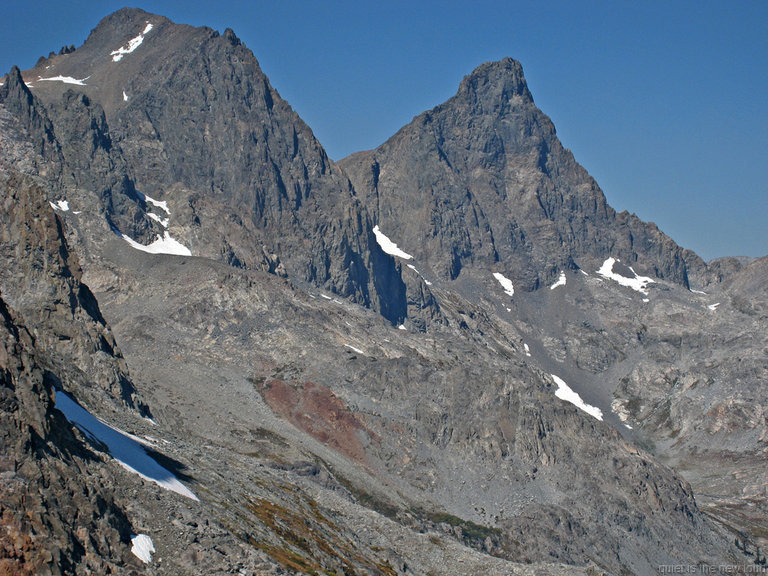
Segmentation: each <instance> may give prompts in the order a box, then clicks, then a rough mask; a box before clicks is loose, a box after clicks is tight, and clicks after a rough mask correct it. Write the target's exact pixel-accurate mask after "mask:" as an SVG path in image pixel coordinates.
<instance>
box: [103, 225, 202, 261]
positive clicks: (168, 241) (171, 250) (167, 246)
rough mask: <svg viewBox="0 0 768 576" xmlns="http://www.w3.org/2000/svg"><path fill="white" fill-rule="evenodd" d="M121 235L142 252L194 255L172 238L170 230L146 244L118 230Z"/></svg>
mask: <svg viewBox="0 0 768 576" xmlns="http://www.w3.org/2000/svg"><path fill="white" fill-rule="evenodd" d="M118 234H119V236H120V237H121V238H122V239H123V240H125V241H126V242H128V244H130V245H131V246H133V247H134V248H136V250H141V251H142V252H147V253H149V254H173V255H175V256H192V251H191V250H190V249H189V248H187V247H186V246H184V244H182V243H181V242H179V241H178V240H174V239H173V238H171V235H170V234H169V233H168V230H166V231H165V235H164V236H160V234H158V235H157V239H156V240H155V241H154V242H152V244H148V245H146V246H145V245H144V244H141V243H139V242H136V240H134V239H133V238H130V237H129V236H126V235H125V234H123V233H122V232H118Z"/></svg>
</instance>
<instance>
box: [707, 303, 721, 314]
mask: <svg viewBox="0 0 768 576" xmlns="http://www.w3.org/2000/svg"><path fill="white" fill-rule="evenodd" d="M718 306H720V302H716V303H715V304H710V305H709V306H707V308H709V309H710V310H712V312H714V311H715V310H717V307H718Z"/></svg>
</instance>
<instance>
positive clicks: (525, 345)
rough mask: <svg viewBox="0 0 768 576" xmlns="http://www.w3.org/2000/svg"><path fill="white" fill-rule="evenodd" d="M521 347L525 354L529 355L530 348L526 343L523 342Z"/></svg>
mask: <svg viewBox="0 0 768 576" xmlns="http://www.w3.org/2000/svg"><path fill="white" fill-rule="evenodd" d="M523 348H524V349H525V355H526V356H530V355H531V349H530V348H529V347H528V344H523Z"/></svg>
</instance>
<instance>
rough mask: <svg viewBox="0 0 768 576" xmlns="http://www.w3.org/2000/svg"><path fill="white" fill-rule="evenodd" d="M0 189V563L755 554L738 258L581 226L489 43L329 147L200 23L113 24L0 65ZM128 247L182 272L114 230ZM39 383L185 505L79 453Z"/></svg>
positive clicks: (351, 564)
mask: <svg viewBox="0 0 768 576" xmlns="http://www.w3.org/2000/svg"><path fill="white" fill-rule="evenodd" d="M117 56H120V57H119V58H117ZM53 75H59V76H62V77H70V78H73V79H77V80H78V82H79V83H76V84H62V83H61V82H53V81H48V82H46V81H40V80H39V79H40V77H47V76H53ZM79 79H82V80H79ZM25 81H26V82H28V83H29V84H31V85H32V87H28V86H27V85H25ZM347 175H349V176H347ZM350 179H351V181H350ZM353 184H354V186H353ZM0 193H1V194H2V196H1V198H2V203H1V205H0V224H1V225H2V226H1V227H0V257H1V258H2V262H0V264H2V269H0V295H1V296H2V300H0V313H2V318H3V319H4V321H5V328H4V329H2V330H0V335H2V337H3V338H4V342H6V345H5V347H4V348H3V347H0V377H1V378H2V383H3V388H2V390H4V391H3V392H2V394H3V395H2V398H1V399H0V400H1V401H2V406H0V407H2V410H3V412H2V418H3V419H2V421H0V424H2V426H3V428H2V429H0V443H2V447H3V449H4V451H3V452H2V453H0V454H2V456H0V463H2V466H3V467H4V468H2V470H0V472H2V473H3V474H5V475H8V474H7V472H8V471H10V470H14V474H17V476H11V475H8V477H9V478H15V479H17V480H18V478H20V477H21V476H19V475H21V474H22V471H23V474H25V476H23V482H28V487H29V489H28V492H24V491H21V492H14V493H13V494H11V492H12V490H11V489H10V488H6V487H5V485H2V487H0V490H5V492H3V500H2V506H4V508H3V509H2V510H3V514H2V517H3V519H4V521H6V524H5V526H6V527H8V526H10V531H7V532H6V533H7V534H11V535H18V534H21V533H23V532H24V530H27V528H26V524H24V522H25V521H26V520H23V517H24V512H25V511H26V509H25V506H28V504H27V502H29V501H30V499H32V500H34V504H33V505H31V510H32V517H33V522H38V523H44V522H45V520H46V518H47V516H48V515H50V517H51V520H50V526H52V528H51V529H50V530H49V531H48V532H44V534H45V536H43V537H41V538H40V539H39V541H38V542H36V543H34V546H33V545H32V544H29V543H28V542H26V541H24V539H23V538H21V539H20V538H17V537H16V536H13V539H15V540H14V541H13V542H10V543H8V542H9V541H8V540H7V539H6V540H2V539H0V562H2V561H5V560H10V561H12V562H16V561H17V560H18V559H19V558H21V556H22V555H23V556H24V559H27V558H33V557H34V558H35V562H37V563H36V564H29V565H28V567H30V569H31V570H37V569H38V567H39V566H40V565H41V564H40V562H43V563H45V562H47V563H48V564H47V565H48V566H54V567H55V568H52V569H51V572H52V573H67V574H68V573H80V572H78V570H80V571H81V572H83V571H84V570H85V568H78V567H73V565H74V564H76V563H77V562H78V561H80V560H82V558H84V557H87V558H90V556H88V554H90V555H91V556H92V557H93V558H91V561H92V562H94V564H92V566H91V569H92V571H95V572H99V573H102V572H106V571H107V569H108V567H109V566H111V565H112V564H116V565H119V562H120V561H123V560H125V559H126V558H127V561H128V562H133V563H134V565H136V566H138V562H137V560H136V559H135V558H134V557H133V556H131V555H130V554H129V552H128V551H129V547H130V544H129V541H128V540H129V537H128V535H129V534H130V532H132V531H134V530H133V529H132V528H131V526H136V527H137V528H136V530H135V531H137V532H138V531H139V530H140V531H142V532H146V533H148V534H150V535H151V537H152V539H153V541H154V545H155V547H156V549H157V552H156V559H155V560H154V561H153V563H152V564H151V565H147V566H144V568H145V569H146V570H148V571H150V572H152V573H156V574H178V573H190V574H206V575H210V574H227V573H238V572H243V571H245V572H246V573H257V574H279V573H370V574H385V575H391V574H403V575H405V574H429V573H435V572H439V573H445V574H455V575H459V574H467V573H477V574H520V575H523V574H525V575H533V574H541V573H546V574H557V575H564V574H590V575H594V574H600V573H610V574H638V575H639V574H648V573H653V572H654V571H656V570H657V567H658V566H659V565H694V564H696V563H697V562H705V563H707V564H745V563H751V562H754V561H755V560H759V556H756V555H755V547H756V546H757V545H758V544H759V545H761V546H762V545H763V544H762V541H761V540H760V537H761V532H760V526H761V525H763V524H761V522H762V520H763V519H764V517H765V513H764V509H765V494H764V487H763V486H762V485H761V484H760V482H762V480H761V478H762V476H760V474H763V475H764V472H760V470H764V468H765V467H764V466H763V464H764V445H765V442H766V441H768V433H766V430H767V429H768V428H766V426H767V425H768V424H766V422H768V421H766V420H765V414H766V413H768V412H766V410H768V407H766V404H765V393H764V391H762V388H761V386H760V382H761V379H762V380H764V379H763V378H762V376H763V375H764V372H765V362H764V358H763V356H764V354H762V351H763V350H764V348H765V343H764V342H763V338H762V336H760V335H761V334H764V333H766V330H764V328H765V327H764V324H765V310H766V309H768V308H766V304H765V301H766V296H765V291H764V290H761V289H759V287H760V286H761V285H762V284H761V283H763V284H764V282H763V280H764V278H765V263H764V262H753V263H746V262H740V261H738V260H727V261H726V260H724V261H721V262H718V263H714V264H713V265H712V266H711V267H709V268H708V267H707V266H705V265H704V263H703V262H701V260H700V259H698V257H696V256H695V255H694V254H692V253H690V252H687V251H685V250H682V249H681V248H680V247H678V246H676V245H675V244H674V243H673V242H672V241H671V240H670V239H669V238H667V237H666V236H664V235H663V234H662V233H661V232H660V231H659V230H658V229H656V228H655V226H653V225H651V224H646V223H643V222H641V221H640V220H639V219H637V218H635V217H634V216H631V215H628V214H626V213H622V214H617V213H616V212H614V211H613V209H611V207H610V206H608V205H607V204H606V201H605V198H604V196H603V194H602V192H601V191H600V189H599V188H598V187H597V184H596V183H595V182H594V181H593V180H592V179H591V178H590V177H589V175H588V174H587V173H586V171H585V170H584V169H583V168H582V167H580V166H579V165H578V164H577V163H576V162H575V161H574V159H573V156H572V155H571V154H570V152H568V151H567V150H565V149H564V148H563V147H562V145H561V144H560V143H559V141H558V139H557V137H556V134H555V130H554V127H553V126H552V124H551V122H550V121H549V119H548V118H547V117H546V116H544V115H543V114H542V113H541V112H540V111H539V110H538V109H537V108H536V107H535V105H534V103H533V99H532V97H531V94H530V92H529V91H528V88H527V86H526V83H525V79H524V77H523V73H522V69H521V67H520V65H519V63H517V62H515V61H514V60H511V59H505V60H503V61H501V62H496V63H489V64H484V65H482V66H480V67H479V68H478V69H477V70H475V72H474V73H473V74H471V75H470V76H468V77H466V78H465V79H464V80H463V82H462V83H461V86H460V87H459V91H458V93H457V95H456V96H455V97H454V98H452V99H450V100H449V101H448V102H446V103H445V104H443V105H440V106H438V107H436V108H435V109H433V110H431V111H429V112H425V113H424V114H422V115H420V116H419V117H417V118H416V119H415V120H414V122H413V123H411V124H410V125H408V126H406V127H405V128H403V129H402V130H401V131H400V132H398V133H397V134H396V135H395V136H393V137H392V138H391V139H390V140H389V141H388V142H387V143H385V144H384V145H382V146H381V147H380V148H378V149H377V150H374V151H370V152H363V153H360V154H357V155H353V156H351V157H349V158H347V159H345V160H344V161H342V162H341V163H340V165H336V164H334V163H333V162H331V161H330V160H329V159H328V158H327V156H326V154H325V152H324V151H323V149H322V147H321V146H320V144H319V143H318V142H317V141H316V140H315V139H314V136H313V135H312V133H311V131H310V130H309V128H308V127H307V126H306V125H305V124H304V123H303V122H302V121H301V119H300V118H298V116H297V115H296V114H295V113H294V112H293V111H292V110H291V108H290V107H289V106H288V104H287V103H285V102H284V101H283V100H282V99H281V98H280V96H279V95H278V94H277V92H276V91H275V90H274V89H273V88H272V87H271V86H270V84H269V81H268V79H267V78H266V77H265V76H264V74H263V73H262V71H261V70H260V68H259V65H258V63H257V61H256V60H255V58H254V57H253V54H251V52H250V51H249V50H248V49H247V48H246V47H245V46H243V45H242V43H241V42H240V41H239V40H238V38H237V37H236V36H235V34H234V33H233V32H232V31H231V30H227V31H225V32H224V33H223V34H219V33H217V32H215V31H213V30H210V29H208V28H192V27H189V26H181V25H177V24H174V23H172V22H170V21H169V20H167V19H165V18H162V17H160V16H156V15H152V14H148V13H146V12H143V11H141V10H134V9H124V10H121V11H119V12H117V13H115V14H113V15H111V16H108V17H107V18H105V19H104V20H103V21H102V22H101V23H100V24H99V25H98V26H97V28H95V29H94V30H93V32H92V33H91V35H90V36H89V38H88V40H87V41H86V43H85V44H84V45H83V46H81V47H79V48H77V49H76V50H67V51H65V52H63V53H61V54H59V55H54V56H51V57H49V58H47V59H43V60H41V61H40V62H39V63H38V65H37V66H36V67H35V68H34V69H33V70H29V71H25V72H24V73H23V77H22V73H21V72H20V71H19V70H17V69H14V70H12V71H11V73H10V74H9V75H8V76H7V77H6V78H5V80H4V85H3V86H2V87H0ZM375 225H378V226H379V229H378V230H376V232H374V229H375V228H374V227H375ZM116 232H118V233H119V234H120V235H123V236H124V237H120V236H119V235H118V234H116ZM377 234H378V236H377ZM381 234H383V235H384V236H386V237H388V238H389V242H387V241H386V240H384V239H383V238H384V237H383V236H381ZM158 235H160V236H161V237H162V236H165V235H167V237H169V238H172V239H173V240H174V241H176V242H177V243H178V244H180V245H183V246H184V247H187V248H189V249H190V251H191V252H192V256H191V257H190V256H185V255H181V254H180V253H179V252H176V253H175V254H147V253H145V252H144V251H142V250H138V249H136V248H135V246H136V244H131V245H129V243H128V242H126V241H125V237H127V238H130V239H131V240H133V241H135V242H138V243H139V247H141V244H144V245H147V244H149V243H151V242H153V241H154V240H155V239H156V237H157V236H158ZM379 242H382V244H383V245H384V246H385V247H386V249H387V251H388V252H391V253H394V252H395V251H394V250H393V244H392V243H396V244H397V245H398V246H399V249H400V251H399V252H397V253H396V254H395V255H394V256H392V255H390V254H389V253H385V252H384V250H383V249H382V248H381V246H380V244H379ZM408 255H411V256H412V258H408ZM608 258H614V259H619V260H620V261H612V264H611V265H610V266H608V268H604V267H603V263H604V262H606V261H607V259H608ZM601 270H602V272H601ZM494 272H496V273H497V274H498V275H497V276H496V277H494V275H493V273H494ZM581 272H584V273H583V274H582V273H581ZM639 276H648V277H649V278H639ZM286 278H287V280H286ZM500 279H501V280H503V281H504V284H503V285H500V282H499V280H500ZM556 280H557V282H555V281H556ZM710 281H711V289H712V290H713V291H714V292H713V294H712V295H704V294H694V293H693V292H691V291H690V290H688V284H689V282H690V283H693V284H695V283H696V282H698V283H700V284H702V283H704V282H710ZM638 283H640V284H642V290H643V291H642V292H636V291H634V289H633V287H632V286H635V288H637V287H638V286H639V284H638ZM512 285H514V287H513V286H512ZM89 286H90V287H89ZM709 289H710V288H708V290H709ZM715 298H717V299H718V300H715ZM721 298H722V304H721V306H720V307H719V308H718V307H715V308H716V309H717V312H716V313H714V310H713V309H712V306H713V304H714V303H715V302H717V301H720V299H721ZM6 303H7V304H8V305H7V306H5V304H6ZM713 314H716V315H713ZM393 323H396V324H397V325H398V326H397V327H395V326H393ZM401 323H402V324H401ZM0 328H1V327H0ZM756 335H757V336H756ZM118 343H119V347H118ZM736 348H740V349H742V350H741V351H740V352H739V354H738V355H737V354H735V353H734V350H735V349H736ZM761 354H762V355H761ZM711 360H715V361H711ZM129 367H130V371H129ZM689 373H690V374H689ZM731 377H734V379H733V380H731V379H730V378H731ZM559 382H563V383H565V382H567V385H568V386H570V387H571V388H572V390H571V394H572V396H573V395H574V394H577V393H578V394H580V395H582V396H583V398H581V399H582V400H583V402H582V404H581V405H582V406H583V404H584V403H587V404H589V405H591V406H594V407H597V408H599V409H600V410H601V412H602V416H603V420H602V421H599V420H598V419H596V418H595V417H594V416H593V415H594V414H595V412H592V415H590V414H587V413H585V412H583V411H581V410H579V409H578V408H576V407H575V406H573V405H572V404H571V403H569V402H567V401H565V400H564V399H563V398H562V395H557V393H558V392H559V391H560V389H561V384H559ZM52 387H56V388H61V389H63V390H65V391H66V392H67V394H68V395H72V396H73V397H76V398H77V399H79V400H80V401H81V402H82V403H83V404H85V405H87V407H88V409H89V410H90V411H91V412H92V413H93V414H94V415H97V416H100V417H101V418H103V419H104V420H105V421H107V422H108V423H110V424H115V425H117V424H119V425H120V427H121V428H122V429H124V430H125V431H126V432H130V433H132V434H134V435H135V436H137V437H143V439H144V440H146V441H147V442H149V443H151V444H152V445H153V447H152V457H153V458H155V459H157V460H158V462H160V463H161V464H162V465H163V466H164V467H166V468H167V469H168V470H171V471H173V473H174V474H176V475H177V476H178V477H179V478H181V480H182V481H183V482H184V483H185V484H188V485H189V487H190V489H192V490H193V491H194V493H195V494H196V495H198V496H199V497H200V501H199V502H197V501H192V500H190V499H188V498H178V497H177V495H175V494H173V493H169V492H166V491H164V490H163V489H162V488H161V487H159V486H157V485H156V484H153V483H151V482H145V481H143V480H141V479H140V478H139V477H137V476H136V475H133V474H130V473H129V472H124V473H122V474H121V473H120V472H121V470H120V469H119V468H118V467H117V465H116V464H115V462H113V461H112V460H110V457H109V456H108V455H107V454H106V453H105V452H104V446H100V445H99V444H98V443H96V442H94V443H92V444H91V445H90V447H89V448H85V447H84V446H85V445H84V444H83V443H82V440H83V437H82V435H80V434H79V433H77V432H75V433H74V435H73V434H72V429H71V427H70V426H69V425H68V424H67V422H66V421H64V420H63V419H62V418H61V415H59V414H58V413H57V412H56V411H55V410H53V409H52V407H51V396H52V392H51V390H52ZM150 408H151V414H152V416H153V420H152V421H150V420H147V419H146V418H141V417H140V416H141V415H144V416H146V415H148V414H149V411H148V410H149V409H150ZM742 416H743V417H742ZM702 418H703V419H704V424H702ZM630 423H631V424H632V425H633V426H634V427H633V428H632V429H630V428H629V425H630ZM19 431H20V432H19ZM36 446H43V447H44V449H42V450H38V449H36V448H35V447H36ZM6 447H8V448H7V449H6ZM5 454H9V455H10V456H8V457H6V456H5ZM734 455H738V458H737V457H734ZM3 458H5V459H3ZM728 458H730V460H728ZM9 462H10V463H11V464H9ZM71 462H74V464H71ZM662 462H665V463H667V464H671V465H672V466H673V467H679V470H675V469H674V468H670V467H668V466H667V465H665V464H664V463H662ZM713 466H721V467H722V469H727V478H725V479H724V478H723V476H722V475H721V474H717V473H711V472H707V470H708V469H711V468H712V467H713ZM761 466H762V468H761ZM48 470H54V471H55V472H48ZM680 470H682V471H683V474H684V477H683V476H681V475H680V473H679V471H680ZM92 475H98V477H99V479H100V481H101V486H102V491H98V490H97V489H96V488H94V487H93V484H94V482H95V481H94V480H93V478H92ZM81 477H82V478H81ZM745 477H749V478H751V480H749V481H746V480H744V478H745ZM3 478H5V476H3ZM47 478H52V479H54V481H53V482H52V483H50V485H48V484H46V483H45V482H46V481H47V480H46V479H47ZM684 478H685V479H684ZM755 479H757V480H755ZM14 481H15V480H14ZM20 482H21V480H20ZM689 482H690V483H689ZM83 483H84V484H83ZM9 486H11V484H9ZM13 486H16V484H13ZM39 486H42V487H43V488H41V489H38V487H39ZM9 490H10V492H9ZM14 490H15V488H14ZM699 491H703V492H704V493H706V494H707V497H706V498H705V499H704V501H703V504H702V496H701V494H699V493H698V492H699ZM36 493H39V494H40V497H39V498H38V497H37V496H34V495H35V494H36ZM14 494H15V495H14ZM19 494H21V496H19ZM81 494H83V496H81ZM695 494H696V496H697V497H694V495H695ZM6 495H8V496H7V498H6ZM35 498H38V499H37V500H35ZM54 501H55V502H57V503H58V502H64V507H63V509H62V511H61V513H60V514H58V512H57V511H53V510H52V508H53V507H54V505H53V504H49V502H54ZM70 501H72V502H74V504H73V506H74V507H76V508H78V509H81V510H83V511H84V514H85V516H86V517H87V519H86V520H87V521H86V520H82V522H81V524H82V525H83V526H85V528H86V529H87V530H93V531H94V533H95V534H96V536H94V538H96V542H95V543H94V542H87V543H85V544H83V543H82V542H83V538H82V537H81V532H80V531H76V532H72V530H69V531H67V530H66V529H65V528H64V527H65V526H69V525H70V520H71V518H70V516H68V514H70V512H71V509H70V508H71V507H70V506H69V504H68V502H70ZM81 501H82V502H81ZM6 502H8V504H7V505H6ZM40 502H43V504H40V505H38V504H39V503H40ZM702 508H703V510H702ZM102 517H103V518H102ZM713 518H714V519H715V520H716V521H715V520H713ZM7 519H10V520H7ZM78 526H79V525H78ZM724 526H725V527H726V528H724ZM78 530H79V528H78ZM734 537H736V539H737V542H738V545H735V544H734ZM13 539H12V540H13ZM54 540H55V544H51V542H52V541H54ZM78 542H79V544H78ZM78 546H80V548H78ZM81 548H82V549H81ZM49 550H54V552H55V553H54V552H51V554H54V556H53V557H52V559H51V560H46V558H48V556H46V554H48V552H47V551H49ZM83 550H85V555H84V553H83ZM56 554H58V556H56ZM750 554H751V556H750ZM41 559H42V560H41ZM38 560H39V561H38ZM161 560H162V562H161ZM99 562H103V565H102V564H99ZM9 565H10V566H13V567H14V569H17V571H18V570H21V569H22V567H23V566H25V565H24V564H19V563H18V562H17V563H16V564H9ZM745 565H746V564H745ZM3 567H4V565H2V564H0V568H3ZM56 570H58V572H56ZM0 572H1V570H0ZM117 573H120V572H119V571H117Z"/></svg>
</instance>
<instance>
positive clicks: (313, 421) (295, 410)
mask: <svg viewBox="0 0 768 576" xmlns="http://www.w3.org/2000/svg"><path fill="white" fill-rule="evenodd" d="M259 390H260V392H261V395H262V396H263V397H264V400H265V401H266V403H267V404H268V405H269V407H270V408H271V409H272V410H273V411H274V412H275V413H276V414H278V415H280V416H282V417H283V418H285V419H287V420H288V421H289V422H291V423H292V424H293V425H294V426H296V427H297V428H299V429H300V430H303V431H304V432H306V433H307V434H309V435H310V436H312V437H313V438H315V439H316V440H318V441H320V442H322V443H323V444H325V445H326V446H330V447H331V448H333V449H335V450H337V451H339V452H341V453H342V454H344V455H345V456H346V457H348V458H350V459H351V460H353V461H355V462H358V463H360V464H363V465H364V466H366V467H367V466H368V460H367V458H366V454H365V448H364V445H363V443H364V442H365V443H367V442H368V441H369V440H370V439H372V438H374V434H373V433H372V432H371V431H370V430H368V428H367V427H366V426H365V424H363V422H362V421H361V420H360V419H359V418H358V417H357V416H356V415H355V414H354V413H352V412H351V411H350V409H349V407H348V406H347V405H346V404H345V403H344V402H343V401H342V400H341V399H340V398H339V397H338V396H336V395H335V394H334V393H333V392H332V391H331V389H330V388H328V387H327V386H321V385H319V384H315V383H314V382H301V383H298V382H291V383H289V382H286V381H285V380H268V381H266V382H265V383H264V384H263V385H262V386H260V387H259Z"/></svg>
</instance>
